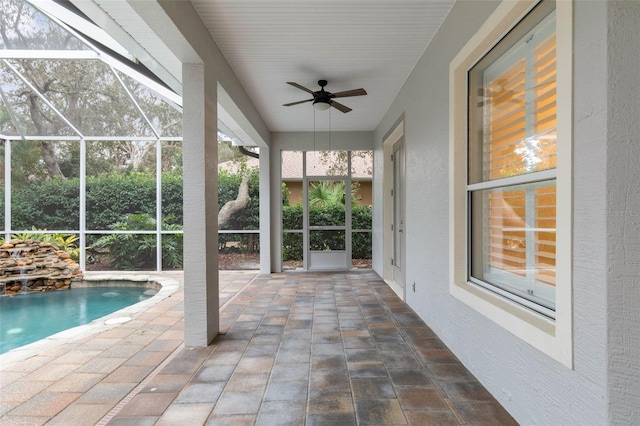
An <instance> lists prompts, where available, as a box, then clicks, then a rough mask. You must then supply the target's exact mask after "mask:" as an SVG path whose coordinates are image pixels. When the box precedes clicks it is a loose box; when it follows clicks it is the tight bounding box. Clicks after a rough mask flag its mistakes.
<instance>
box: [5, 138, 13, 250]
mask: <svg viewBox="0 0 640 426" xmlns="http://www.w3.org/2000/svg"><path fill="white" fill-rule="evenodd" d="M12 143H13V142H12V141H10V140H9V139H6V140H5V141H4V232H5V235H4V239H5V240H6V241H9V240H10V239H11V232H10V231H11V144H12Z"/></svg>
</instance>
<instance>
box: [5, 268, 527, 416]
mask: <svg viewBox="0 0 640 426" xmlns="http://www.w3.org/2000/svg"><path fill="white" fill-rule="evenodd" d="M171 277H172V278H175V279H178V280H179V281H182V276H181V275H177V274H173V275H171ZM220 286H221V291H220V303H221V332H222V333H224V334H221V335H219V336H218V337H217V338H216V340H215V341H214V342H213V344H212V345H210V346H209V347H206V348H189V347H184V346H183V344H182V342H183V303H182V302H183V293H182V288H180V290H178V291H177V292H176V293H174V294H173V295H172V296H170V297H168V298H166V299H164V300H162V301H161V302H159V303H158V304H156V305H155V306H153V307H151V308H149V309H148V310H147V311H146V312H144V313H141V314H140V315H138V316H136V317H135V318H134V319H133V320H132V321H129V322H128V323H125V324H122V325H120V326H118V327H115V328H112V329H110V330H107V331H104V332H102V333H99V334H96V335H94V336H90V337H86V338H83V339H80V340H77V341H73V342H68V343H65V344H63V345H60V346H58V347H56V348H53V349H50V350H47V351H44V352H42V353H41V354H39V355H37V356H34V357H32V358H29V359H26V360H24V361H20V362H17V363H14V364H12V365H10V366H7V367H5V366H3V367H2V371H0V387H1V390H0V391H1V392H2V396H1V401H0V416H1V417H0V425H13V424H34V425H40V424H47V425H94V424H109V425H147V424H148V425H154V424H155V425H200V424H210V425H227V424H233V425H305V424H306V425H355V424H359V425H365V424H367V425H387V424H393V425H396V424H416V425H428V424H439V425H446V424H451V425H458V424H473V425H482V424H486V425H500V424H505V425H511V424H516V423H515V421H514V420H513V418H511V416H510V415H509V414H508V413H507V412H506V411H505V410H504V409H503V408H502V407H501V406H500V405H499V404H498V403H497V402H496V401H495V399H494V398H493V397H492V396H491V395H490V394H489V393H488V392H487V391H486V390H485V389H484V388H483V387H482V385H480V383H479V382H478V381H477V380H476V379H475V378H474V377H473V376H472V375H471V374H470V373H469V372H468V371H467V370H466V369H465V368H464V367H463V366H462V364H461V363H460V362H459V361H458V360H457V359H456V357H455V356H454V355H453V354H452V353H451V352H450V351H449V350H448V349H447V347H446V346H445V345H444V344H443V343H442V342H441V341H440V340H439V339H438V338H437V336H436V335H435V334H434V333H433V331H432V330H431V329H430V328H429V327H427V326H426V325H425V324H424V322H423V321H422V320H421V319H420V318H419V317H418V316H417V315H416V314H415V313H414V312H413V311H412V310H411V308H410V307H409V306H408V305H406V304H405V303H404V302H403V301H402V300H400V299H399V298H398V297H397V296H396V294H395V293H394V292H393V291H392V290H391V289H390V288H389V287H388V286H387V285H386V284H385V283H384V281H382V280H381V279H380V277H379V276H378V275H377V274H375V273H374V272H372V271H353V272H343V273H282V274H271V275H258V276H256V275H255V274H249V273H246V272H242V273H228V272H223V273H221V274H220Z"/></svg>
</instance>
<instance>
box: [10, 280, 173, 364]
mask: <svg viewBox="0 0 640 426" xmlns="http://www.w3.org/2000/svg"><path fill="white" fill-rule="evenodd" d="M125 281H126V282H133V283H136V284H147V285H146V286H147V287H153V288H157V289H158V292H157V293H156V294H155V295H153V296H152V297H150V298H149V299H146V300H143V301H141V302H138V303H136V304H133V305H129V306H126V307H124V308H122V309H119V310H117V311H115V312H112V313H110V314H108V315H105V316H103V317H101V318H97V319H95V320H93V321H91V322H90V323H88V324H83V325H79V326H77V327H73V328H69V329H67V330H64V331H61V332H59V333H56V334H52V335H51V336H48V337H45V338H44V339H41V340H38V341H36V342H33V343H29V344H27V345H24V346H20V347H18V348H15V349H12V350H10V351H8V352H5V353H3V354H1V355H0V371H2V370H3V369H6V368H7V367H9V366H11V365H12V364H15V363H16V362H20V361H24V360H25V359H28V358H31V357H33V356H36V355H38V354H40V353H42V352H43V351H45V350H48V349H52V348H55V347H56V346H60V345H62V344H64V343H69V342H71V341H75V340H79V339H82V338H85V337H89V336H92V335H95V334H98V333H101V332H103V331H106V330H110V329H112V328H115V327H117V326H119V325H120V324H124V323H127V322H129V321H130V320H132V319H133V318H135V317H136V316H137V315H140V314H141V313H143V312H145V311H146V310H147V309H149V308H150V307H151V306H153V305H155V304H156V303H158V302H160V301H162V300H164V299H166V298H167V297H169V296H171V295H172V294H173V293H175V292H176V291H177V290H178V289H179V288H180V283H179V282H178V281H177V280H175V279H173V278H168V277H165V276H157V275H153V274H140V273H135V274H132V273H130V272H128V273H127V272H123V273H118V272H109V273H103V272H102V273H85V275H84V276H83V278H82V279H81V280H80V281H79V282H76V283H72V284H71V287H72V288H73V287H74V284H75V285H76V286H77V287H85V285H84V283H85V282H88V283H100V284H101V285H104V286H106V287H118V286H122V285H124V282H125Z"/></svg>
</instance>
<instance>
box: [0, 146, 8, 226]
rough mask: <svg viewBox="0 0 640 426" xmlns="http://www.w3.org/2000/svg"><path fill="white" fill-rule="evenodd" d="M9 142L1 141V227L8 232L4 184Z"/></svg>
mask: <svg viewBox="0 0 640 426" xmlns="http://www.w3.org/2000/svg"><path fill="white" fill-rule="evenodd" d="M6 143H7V142H6V141H3V140H0V227H2V231H3V233H4V231H6V229H5V223H4V217H5V216H4V192H5V191H6V189H5V186H4V183H5V180H4V155H5V154H4V153H5V149H4V146H5V144H6Z"/></svg>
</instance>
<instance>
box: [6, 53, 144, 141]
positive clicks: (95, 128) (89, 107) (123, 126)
mask: <svg viewBox="0 0 640 426" xmlns="http://www.w3.org/2000/svg"><path fill="white" fill-rule="evenodd" d="M9 62H10V63H11V64H12V65H14V66H15V67H16V69H17V70H18V72H20V73H22V74H23V75H24V76H25V77H26V78H27V79H28V80H29V81H30V82H32V84H34V85H35V86H36V87H37V88H38V90H39V91H40V93H41V94H42V95H44V97H45V98H46V99H47V100H48V101H49V102H51V103H52V104H53V105H54V106H55V107H56V108H57V109H58V111H60V112H61V113H62V114H63V115H64V116H65V117H66V119H67V120H69V122H71V124H72V125H73V126H75V127H76V128H77V129H78V130H80V132H81V133H82V134H83V135H85V136H142V137H148V136H154V133H153V131H152V130H151V128H150V127H149V126H148V125H147V123H146V122H145V120H144V118H143V116H142V115H141V114H140V112H139V111H138V109H137V108H136V107H135V105H134V103H133V102H132V101H131V98H130V97H129V96H128V95H127V93H126V91H125V89H124V87H123V86H122V84H120V82H119V81H118V79H117V78H116V76H115V74H114V73H113V71H112V69H111V68H110V67H109V66H108V65H107V64H105V63H104V62H102V61H99V60H89V59H84V60H68V59H34V60H30V59H29V60H26V59H21V60H10V61H9Z"/></svg>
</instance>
